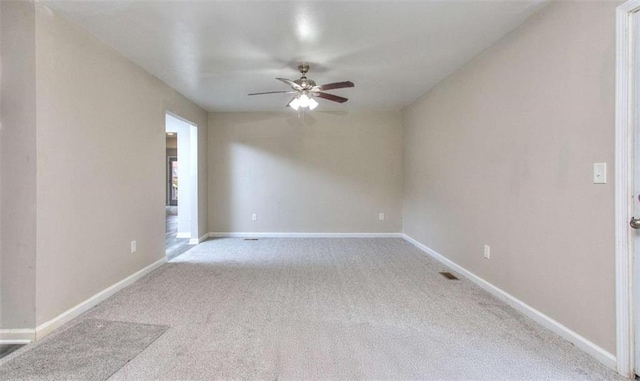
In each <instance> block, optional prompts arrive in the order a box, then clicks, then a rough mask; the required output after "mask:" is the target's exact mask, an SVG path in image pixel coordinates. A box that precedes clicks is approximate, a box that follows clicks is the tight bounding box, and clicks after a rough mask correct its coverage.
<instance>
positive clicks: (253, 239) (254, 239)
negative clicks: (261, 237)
mask: <svg viewBox="0 0 640 381" xmlns="http://www.w3.org/2000/svg"><path fill="white" fill-rule="evenodd" d="M244 240H245V241H257V240H258V239H257V238H245V239H244Z"/></svg>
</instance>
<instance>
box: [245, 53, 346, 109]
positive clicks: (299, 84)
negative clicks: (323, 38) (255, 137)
mask: <svg viewBox="0 0 640 381" xmlns="http://www.w3.org/2000/svg"><path fill="white" fill-rule="evenodd" d="M298 70H300V73H302V77H300V79H296V80H293V81H292V80H290V79H285V78H276V79H277V80H278V81H282V82H284V83H286V84H287V85H289V86H291V89H292V90H284V91H267V92H264V93H251V94H249V95H264V94H295V95H294V97H293V98H291V100H290V101H289V103H287V107H291V108H292V109H294V110H298V109H299V108H300V107H302V108H307V107H308V108H309V110H313V109H314V108H316V107H318V102H316V100H315V99H313V98H323V99H326V100H329V101H333V102H338V103H344V102H346V101H348V99H347V98H343V97H340V96H337V95H333V94H329V93H325V92H324V91H325V90H333V89H342V88H345V87H354V86H355V85H354V84H353V82H351V81H345V82H334V83H328V84H326V85H320V86H318V85H316V82H315V81H314V80H312V79H308V78H307V72H308V71H309V65H307V64H302V65H299V66H298Z"/></svg>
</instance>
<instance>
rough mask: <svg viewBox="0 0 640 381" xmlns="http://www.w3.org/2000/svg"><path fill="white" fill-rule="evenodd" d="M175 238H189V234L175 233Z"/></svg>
mask: <svg viewBox="0 0 640 381" xmlns="http://www.w3.org/2000/svg"><path fill="white" fill-rule="evenodd" d="M176 238H191V233H176Z"/></svg>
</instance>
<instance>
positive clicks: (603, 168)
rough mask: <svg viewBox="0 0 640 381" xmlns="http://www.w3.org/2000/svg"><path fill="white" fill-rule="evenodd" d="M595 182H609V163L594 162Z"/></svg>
mask: <svg viewBox="0 0 640 381" xmlns="http://www.w3.org/2000/svg"><path fill="white" fill-rule="evenodd" d="M593 183H594V184H606V183H607V163H593Z"/></svg>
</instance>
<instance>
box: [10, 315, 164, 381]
mask: <svg viewBox="0 0 640 381" xmlns="http://www.w3.org/2000/svg"><path fill="white" fill-rule="evenodd" d="M168 328H169V327H168V326H166V325H154V324H138V323H128V322H121V321H109V320H101V319H87V320H84V321H82V322H80V323H78V324H76V325H74V326H72V327H70V328H68V329H67V330H65V331H63V332H61V333H59V334H57V335H55V337H51V339H50V340H47V339H45V340H44V341H43V342H41V343H38V344H36V345H35V346H34V347H33V348H32V349H30V350H28V351H26V352H24V353H23V354H22V355H19V356H17V357H15V358H14V359H12V360H10V361H8V362H7V363H5V364H3V365H2V367H0V380H25V379H26V380H71V379H74V380H106V379H107V378H109V376H111V375H112V374H113V373H115V372H116V371H118V370H119V369H120V368H122V367H123V366H124V365H125V364H126V363H127V362H129V361H130V360H131V359H132V358H134V357H136V356H137V355H138V354H139V353H140V352H142V351H143V350H144V349H145V348H146V347H147V346H149V345H150V344H151V343H153V342H154V341H155V340H156V339H157V338H158V337H160V335H162V334H163V333H164V332H165V331H166V330H167V329H168Z"/></svg>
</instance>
